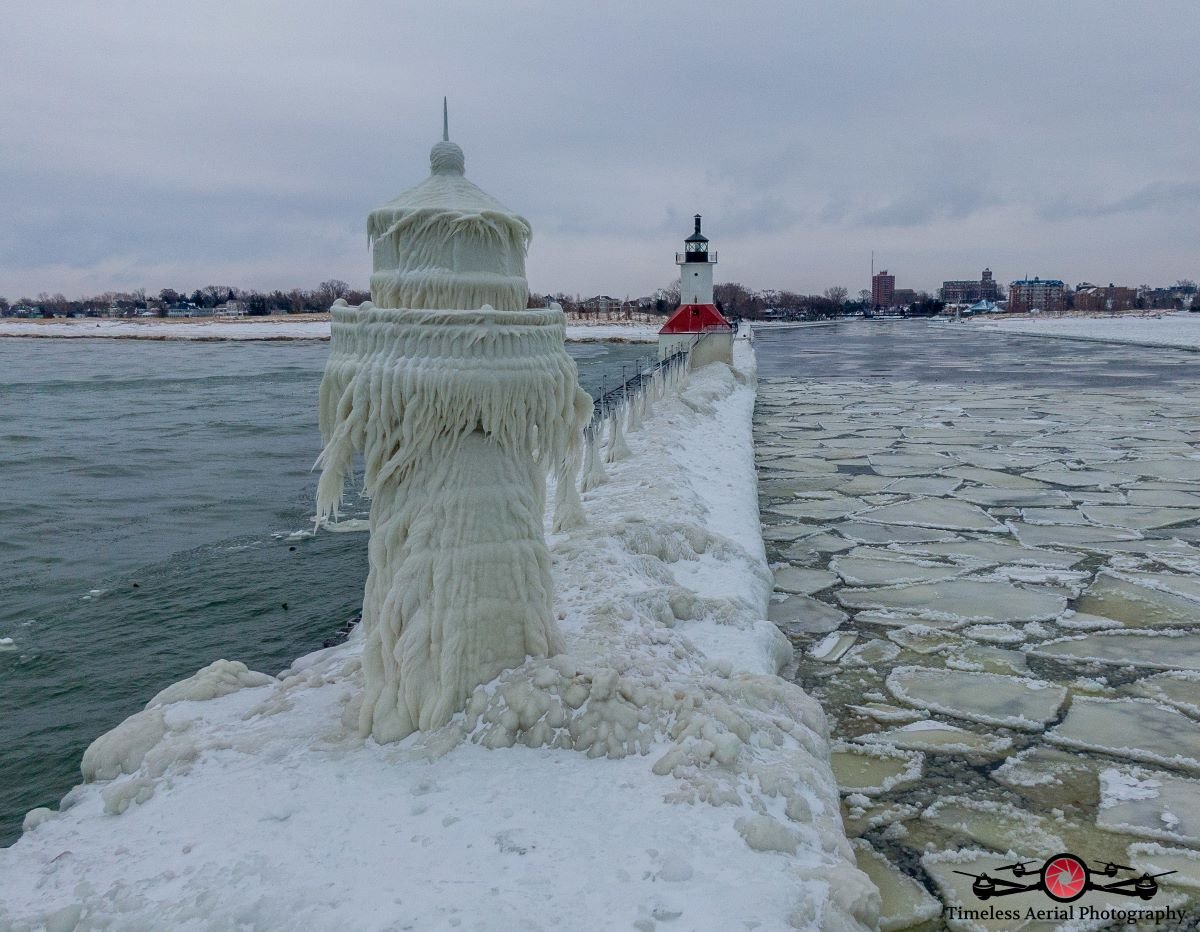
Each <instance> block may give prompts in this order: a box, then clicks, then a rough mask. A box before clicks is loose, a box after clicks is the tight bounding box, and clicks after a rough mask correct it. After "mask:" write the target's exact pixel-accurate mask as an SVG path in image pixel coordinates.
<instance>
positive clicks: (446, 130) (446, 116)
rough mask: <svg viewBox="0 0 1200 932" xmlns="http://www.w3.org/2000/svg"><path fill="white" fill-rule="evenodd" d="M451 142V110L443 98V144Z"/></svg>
mask: <svg viewBox="0 0 1200 932" xmlns="http://www.w3.org/2000/svg"><path fill="white" fill-rule="evenodd" d="M449 141H450V108H449V106H448V105H447V104H446V98H445V97H443V98H442V142H449Z"/></svg>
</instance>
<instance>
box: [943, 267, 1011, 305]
mask: <svg viewBox="0 0 1200 932" xmlns="http://www.w3.org/2000/svg"><path fill="white" fill-rule="evenodd" d="M999 297H1000V290H999V286H998V285H997V284H996V280H995V279H994V278H993V277H992V270H991V269H984V270H983V273H982V274H981V275H980V276H979V279H978V280H976V281H972V280H971V279H964V280H960V281H948V282H942V290H941V298H942V300H943V301H945V302H946V303H947V304H975V303H977V302H979V301H992V302H995V301H996V300H998V299H999Z"/></svg>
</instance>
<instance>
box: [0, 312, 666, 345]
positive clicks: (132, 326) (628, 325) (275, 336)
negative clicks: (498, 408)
mask: <svg viewBox="0 0 1200 932" xmlns="http://www.w3.org/2000/svg"><path fill="white" fill-rule="evenodd" d="M659 326H660V325H659V324H646V323H639V322H632V321H628V322H627V321H606V322H604V323H579V322H570V321H568V323H567V336H566V342H568V343H601V342H603V343H654V342H657V340H658V327H659ZM329 337H330V318H329V315H328V314H296V315H293V316H289V317H250V318H240V319H214V318H140V319H139V318H71V319H53V320H38V319H22V318H6V319H3V320H0V339H5V338H11V339H18V340H47V339H50V340H145V341H148V342H154V343H158V342H191V343H237V342H258V343H276V342H301V341H303V342H328V341H329Z"/></svg>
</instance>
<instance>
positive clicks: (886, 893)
mask: <svg viewBox="0 0 1200 932" xmlns="http://www.w3.org/2000/svg"><path fill="white" fill-rule="evenodd" d="M853 845H854V855H855V859H856V861H857V863H858V869H859V870H861V871H863V872H864V873H865V874H866V875H867V876H868V877H870V878H871V882H872V883H874V884H875V886H877V887H878V888H879V893H880V897H881V898H882V908H881V909H880V911H879V928H880V930H881V932H892V930H898V929H910V928H912V927H913V926H915V925H918V924H920V923H922V922H927V921H929V920H932V919H936V918H937V917H938V916H939V915H941V912H942V904H941V903H939V902H938V901H937V900H936V899H935V898H934V897H932V896H930V895H929V891H927V890H926V889H925V888H924V887H922V886H921V885H920V884H919V883H917V882H916V881H915V880H913V879H912V878H911V877H909V876H908V875H907V874H905V873H904V872H902V871H900V870H899V869H898V868H897V867H896V866H895V865H894V864H893V863H892V862H891V861H889V860H888V859H887V858H886V857H884V856H883V855H882V854H880V853H879V852H878V851H876V850H875V849H874V848H872V847H871V845H870V843H868V842H866V841H863V840H858V841H855V842H853Z"/></svg>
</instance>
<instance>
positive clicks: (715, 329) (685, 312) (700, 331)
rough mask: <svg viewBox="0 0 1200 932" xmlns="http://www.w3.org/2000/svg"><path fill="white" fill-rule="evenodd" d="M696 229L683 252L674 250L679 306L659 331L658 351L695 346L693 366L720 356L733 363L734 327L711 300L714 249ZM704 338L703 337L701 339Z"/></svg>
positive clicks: (714, 262)
mask: <svg viewBox="0 0 1200 932" xmlns="http://www.w3.org/2000/svg"><path fill="white" fill-rule="evenodd" d="M695 219H696V229H695V230H694V231H693V232H692V235H691V236H689V237H688V238H687V239H685V240H684V241H683V252H677V253H676V254H675V264H676V265H678V266H679V299H680V304H679V308H678V309H677V310H676V311H675V313H674V314H672V315H671V317H670V318H669V319H668V320H667V322H666V323H665V324H663V327H662V329H661V330H659V331H658V352H659V355H660V356H670V355H671V354H672V353H675V352H678V351H679V350H680V349H689V348H692V347H696V349H695V350H694V352H693V356H692V366H693V367H695V366H698V365H703V364H704V363H707V362H711V361H713V360H716V359H719V360H722V361H724V362H728V363H732V360H733V328H732V327H731V326H730V325H729V321H727V320H726V319H725V318H724V317H722V316H721V312H720V311H719V310H717V306H716V304H714V303H713V266H714V265H716V264H717V254H716V252H710V251H709V248H708V237H707V236H705V235H704V234H703V233H702V232H700V215H699V214H696V218H695ZM701 338H703V339H701Z"/></svg>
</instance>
